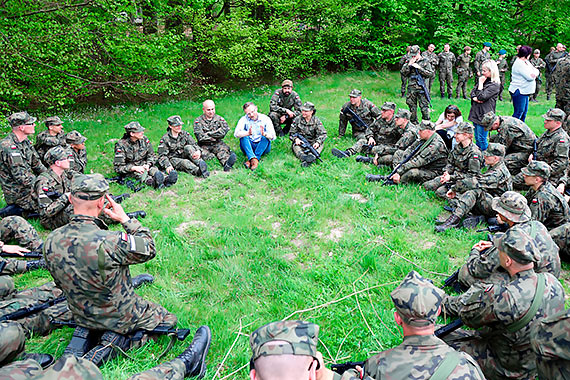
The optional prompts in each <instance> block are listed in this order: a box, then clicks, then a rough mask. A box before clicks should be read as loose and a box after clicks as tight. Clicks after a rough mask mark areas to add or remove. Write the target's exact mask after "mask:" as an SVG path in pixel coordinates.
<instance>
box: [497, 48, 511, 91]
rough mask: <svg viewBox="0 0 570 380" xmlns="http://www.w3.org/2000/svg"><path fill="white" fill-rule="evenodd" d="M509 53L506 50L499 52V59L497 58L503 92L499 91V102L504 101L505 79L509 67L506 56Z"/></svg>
mask: <svg viewBox="0 0 570 380" xmlns="http://www.w3.org/2000/svg"><path fill="white" fill-rule="evenodd" d="M506 55H507V51H506V50H505V49H501V50H499V57H498V58H497V68H498V69H499V78H500V79H501V91H499V100H500V101H501V102H502V101H503V90H504V89H505V77H506V73H507V70H508V69H509V65H508V64H507V59H506V58H505V56H506Z"/></svg>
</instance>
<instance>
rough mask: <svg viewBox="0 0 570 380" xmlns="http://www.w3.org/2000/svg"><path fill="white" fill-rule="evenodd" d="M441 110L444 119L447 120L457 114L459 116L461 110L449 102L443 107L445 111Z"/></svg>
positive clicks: (454, 117)
mask: <svg viewBox="0 0 570 380" xmlns="http://www.w3.org/2000/svg"><path fill="white" fill-rule="evenodd" d="M443 112H444V115H445V119H446V120H447V121H454V120H456V119H457V118H458V117H459V116H461V111H460V110H459V107H457V106H456V105H454V104H450V105H448V106H447V107H445V111H443Z"/></svg>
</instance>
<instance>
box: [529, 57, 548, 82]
mask: <svg viewBox="0 0 570 380" xmlns="http://www.w3.org/2000/svg"><path fill="white" fill-rule="evenodd" d="M529 61H530V63H531V64H532V65H533V66H534V67H536V68H537V69H538V71H541V70H542V69H544V68H545V67H546V62H544V60H543V59H542V58H534V57H532V58H531V59H529ZM538 77H539V78H540V74H539V75H538Z"/></svg>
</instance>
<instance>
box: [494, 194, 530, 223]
mask: <svg viewBox="0 0 570 380" xmlns="http://www.w3.org/2000/svg"><path fill="white" fill-rule="evenodd" d="M491 207H492V208H493V210H495V211H496V212H498V213H499V214H501V215H504V216H505V217H507V218H508V219H509V220H511V221H513V222H515V223H523V222H528V221H529V220H530V217H531V212H530V208H529V207H528V203H527V201H526V198H525V197H524V196H523V195H522V194H520V193H517V192H516V191H505V192H504V193H503V195H501V196H500V197H495V198H493V202H492V203H491Z"/></svg>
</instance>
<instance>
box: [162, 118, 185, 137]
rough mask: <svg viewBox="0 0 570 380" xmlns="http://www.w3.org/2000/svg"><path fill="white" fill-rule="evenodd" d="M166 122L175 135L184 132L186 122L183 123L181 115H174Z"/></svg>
mask: <svg viewBox="0 0 570 380" xmlns="http://www.w3.org/2000/svg"><path fill="white" fill-rule="evenodd" d="M166 122H167V123H168V128H169V129H170V130H171V131H172V132H174V134H176V135H178V134H179V133H180V132H181V131H182V126H183V125H184V122H183V121H182V118H181V117H180V115H172V116H170V117H169V118H168V119H166Z"/></svg>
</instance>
